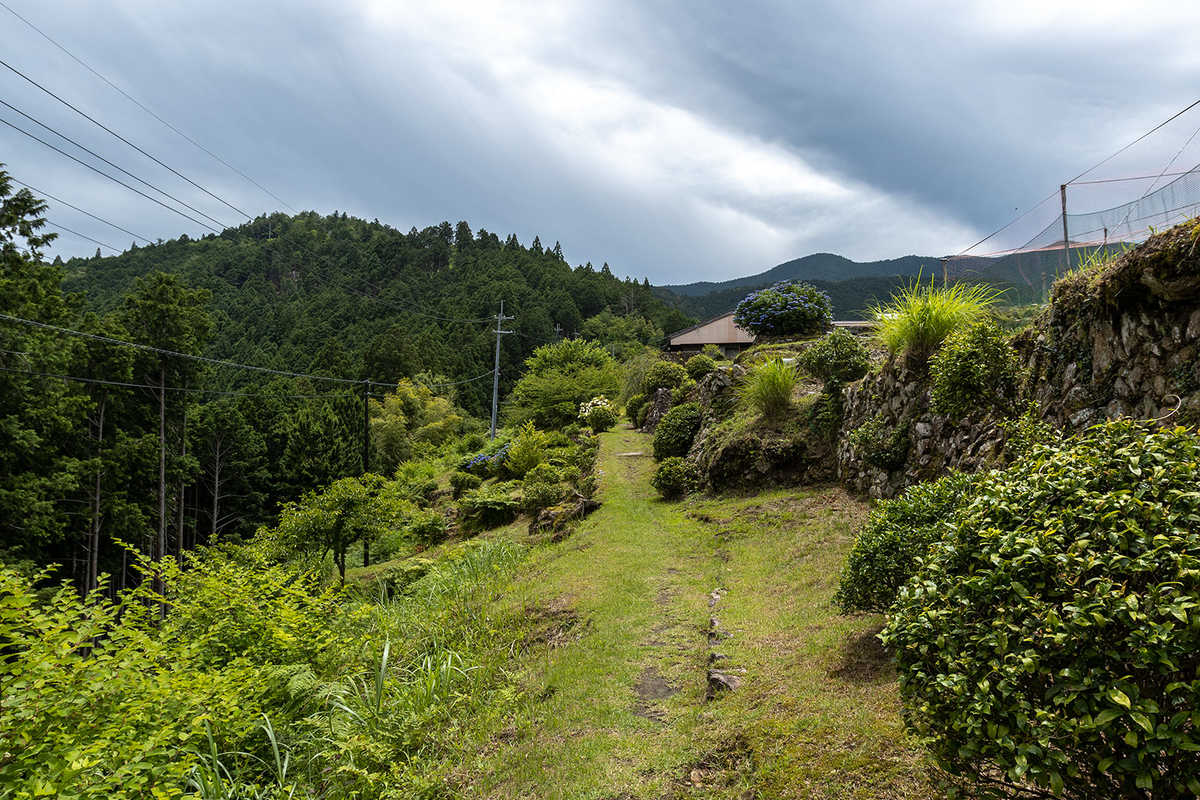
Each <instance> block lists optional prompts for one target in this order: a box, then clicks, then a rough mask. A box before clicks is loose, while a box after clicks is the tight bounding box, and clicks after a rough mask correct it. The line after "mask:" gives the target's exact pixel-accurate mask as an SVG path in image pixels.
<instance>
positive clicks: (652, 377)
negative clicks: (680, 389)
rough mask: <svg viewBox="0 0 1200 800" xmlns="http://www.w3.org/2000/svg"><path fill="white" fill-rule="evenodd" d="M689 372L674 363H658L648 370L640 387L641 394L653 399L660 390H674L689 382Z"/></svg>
mask: <svg viewBox="0 0 1200 800" xmlns="http://www.w3.org/2000/svg"><path fill="white" fill-rule="evenodd" d="M687 377H688V374H687V370H686V369H684V368H683V365H682V364H676V363H675V362H674V361H656V362H654V365H653V366H651V367H650V369H648V370H646V374H645V376H644V377H643V378H642V384H641V386H640V387H639V389H640V393H641V394H644V395H646V397H648V398H649V397H652V396H653V395H654V393H655V392H657V391H658V390H659V389H674V388H675V387H677V386H681V385H682V384H683V382H684V381H686V380H687Z"/></svg>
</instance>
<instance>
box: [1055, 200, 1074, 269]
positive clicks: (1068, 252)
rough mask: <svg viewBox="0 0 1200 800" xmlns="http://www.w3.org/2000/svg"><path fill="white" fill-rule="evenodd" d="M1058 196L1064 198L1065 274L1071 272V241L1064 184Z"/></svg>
mask: <svg viewBox="0 0 1200 800" xmlns="http://www.w3.org/2000/svg"><path fill="white" fill-rule="evenodd" d="M1058 194H1059V196H1060V197H1062V215H1063V259H1064V260H1065V261H1066V265H1065V266H1064V268H1063V274H1064V275H1065V274H1067V273H1068V272H1070V271H1071V239H1070V236H1069V235H1068V233H1067V185H1066V184H1065V183H1064V184H1062V185H1061V186H1059V187H1058Z"/></svg>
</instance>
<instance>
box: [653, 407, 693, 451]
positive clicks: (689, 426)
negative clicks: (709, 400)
mask: <svg viewBox="0 0 1200 800" xmlns="http://www.w3.org/2000/svg"><path fill="white" fill-rule="evenodd" d="M700 419H701V412H700V406H699V405H697V404H696V403H684V404H683V405H679V406H675V407H674V408H672V409H671V410H670V411H668V412H667V413H666V414H665V415H663V418H662V420H661V421H660V422H659V423H658V427H657V428H656V429H655V431H654V444H653V447H654V460H655V461H662V460H663V459H664V458H670V457H671V456H685V455H687V451H688V450H690V449H691V448H692V441H693V440H694V439H695V438H696V434H697V433H699V431H700Z"/></svg>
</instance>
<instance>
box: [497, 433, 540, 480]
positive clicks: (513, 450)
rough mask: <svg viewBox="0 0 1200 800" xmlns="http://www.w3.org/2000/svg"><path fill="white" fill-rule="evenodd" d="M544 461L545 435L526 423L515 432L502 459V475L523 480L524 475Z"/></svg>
mask: <svg viewBox="0 0 1200 800" xmlns="http://www.w3.org/2000/svg"><path fill="white" fill-rule="evenodd" d="M545 459H546V434H544V433H542V432H541V431H539V430H538V429H537V428H535V427H534V426H533V422H526V423H525V424H524V425H522V426H521V429H520V430H519V431H517V435H516V436H514V437H513V439H512V442H511V444H509V447H508V454H507V455H506V456H505V457H504V473H505V474H506V475H508V476H510V477H513V478H523V477H525V473H526V472H529V470H531V469H533V468H534V467H536V466H537V465H538V464H541V463H542V462H543V461H544V460H545Z"/></svg>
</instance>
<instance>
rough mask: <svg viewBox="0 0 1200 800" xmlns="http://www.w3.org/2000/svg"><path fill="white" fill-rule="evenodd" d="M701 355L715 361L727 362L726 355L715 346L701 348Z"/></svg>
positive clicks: (709, 345) (707, 345)
mask: <svg viewBox="0 0 1200 800" xmlns="http://www.w3.org/2000/svg"><path fill="white" fill-rule="evenodd" d="M700 355H702V356H706V357H708V358H711V359H712V360H713V361H724V360H725V354H724V353H723V352H721V348H719V347H717V346H716V345H715V344H706V345H704V347H702V348H700Z"/></svg>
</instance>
